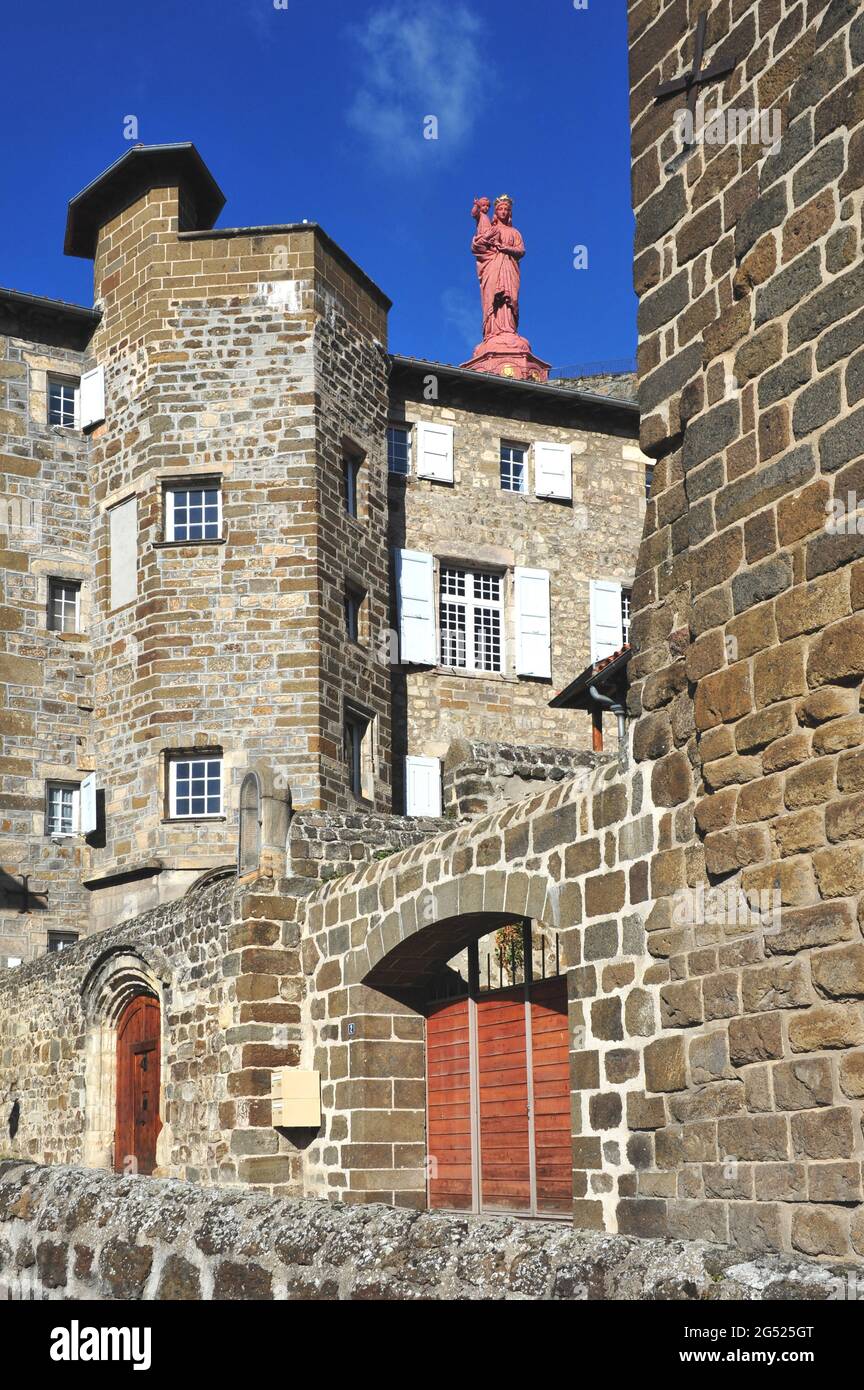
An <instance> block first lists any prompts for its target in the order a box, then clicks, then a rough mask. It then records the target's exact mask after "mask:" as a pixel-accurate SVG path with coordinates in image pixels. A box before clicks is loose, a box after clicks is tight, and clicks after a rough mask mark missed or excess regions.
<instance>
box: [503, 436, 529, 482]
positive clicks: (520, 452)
mask: <svg viewBox="0 0 864 1390" xmlns="http://www.w3.org/2000/svg"><path fill="white" fill-rule="evenodd" d="M525 454H526V450H525V449H522V448H520V447H519V446H518V445H516V444H502V445H501V487H502V488H503V490H504V491H505V492H524V491H525Z"/></svg>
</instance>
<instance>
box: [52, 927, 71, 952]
mask: <svg viewBox="0 0 864 1390" xmlns="http://www.w3.org/2000/svg"><path fill="white" fill-rule="evenodd" d="M77 940H78V933H77V932H74V931H49V933H48V950H49V951H65V950H66V948H67V947H68V946H74V945H75V942H76V941H77Z"/></svg>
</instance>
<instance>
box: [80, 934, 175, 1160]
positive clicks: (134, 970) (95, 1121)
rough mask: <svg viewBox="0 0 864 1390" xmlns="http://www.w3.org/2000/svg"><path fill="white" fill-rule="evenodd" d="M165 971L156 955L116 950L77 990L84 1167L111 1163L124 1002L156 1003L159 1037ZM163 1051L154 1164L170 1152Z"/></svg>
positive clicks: (167, 977) (100, 961) (166, 981)
mask: <svg viewBox="0 0 864 1390" xmlns="http://www.w3.org/2000/svg"><path fill="white" fill-rule="evenodd" d="M169 981H170V972H169V968H168V964H167V962H166V961H165V958H164V957H163V956H162V954H161V952H159V951H154V950H152V949H148V950H147V951H146V952H145V951H144V950H142V949H141V948H140V947H130V946H116V947H112V948H111V949H110V950H108V951H106V952H104V953H103V955H101V956H100V957H99V959H98V960H97V961H95V963H94V964H93V966H92V967H91V968H90V970H89V971H88V973H87V975H86V977H85V979H84V982H83V984H82V987H81V1003H82V1008H83V1012H84V1020H85V1051H84V1145H83V1153H82V1162H83V1163H84V1164H85V1166H87V1167H88V1168H111V1167H113V1162H114V1126H115V1111H116V1100H117V1021H118V1019H119V1018H120V1015H121V1014H122V1013H123V1010H124V1009H125V1008H126V1005H127V1004H128V1003H129V1002H130V1000H132V999H134V998H136V997H137V996H138V995H142V994H144V995H149V996H150V997H151V998H154V999H157V1000H158V1001H159V1009H160V1016H161V1019H162V1028H163V1034H164V1027H165V1002H166V998H167V995H168V992H169ZM164 1068H165V1047H164V1046H163V1047H162V1069H163V1075H162V1077H160V1087H159V1093H160V1117H161V1119H162V1131H161V1133H160V1135H159V1139H158V1142H157V1165H159V1166H161V1164H162V1162H163V1155H165V1154H167V1153H168V1152H169V1151H170V1133H169V1130H168V1126H167V1125H166V1123H165V1115H164V1112H163V1100H162V1097H163V1096H164V1093H165V1087H164Z"/></svg>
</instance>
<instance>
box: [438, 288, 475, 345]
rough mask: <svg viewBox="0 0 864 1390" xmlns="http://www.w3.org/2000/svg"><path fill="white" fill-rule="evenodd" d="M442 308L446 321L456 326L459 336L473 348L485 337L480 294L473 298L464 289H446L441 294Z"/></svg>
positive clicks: (451, 325) (452, 326)
mask: <svg viewBox="0 0 864 1390" xmlns="http://www.w3.org/2000/svg"><path fill="white" fill-rule="evenodd" d="M441 309H442V312H443V314H444V321H445V323H447V324H449V325H450V327H451V328H454V329H455V330H456V332H457V334H458V335H459V338H460V340H461V341H462V342H464V343H465V344H466V347H467V346H470V347H471V349H472V350H473V348H474V346H475V344H476V343H478V342H479V340H480V339H481V338H482V337H483V316H482V314H481V312H480V295H479V293H478V294H477V295H476V296H475V298H474V299H471V298H470V297H469V296H468V295H467V294H466V293H465V291H464V290H457V289H449V290H445V291H444V293H443V294H442V296H441Z"/></svg>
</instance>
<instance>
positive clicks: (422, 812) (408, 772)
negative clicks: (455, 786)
mask: <svg viewBox="0 0 864 1390" xmlns="http://www.w3.org/2000/svg"><path fill="white" fill-rule="evenodd" d="M405 814H406V816H440V814H441V759H440V758H420V757H407V758H406V759H405Z"/></svg>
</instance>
